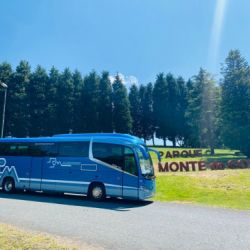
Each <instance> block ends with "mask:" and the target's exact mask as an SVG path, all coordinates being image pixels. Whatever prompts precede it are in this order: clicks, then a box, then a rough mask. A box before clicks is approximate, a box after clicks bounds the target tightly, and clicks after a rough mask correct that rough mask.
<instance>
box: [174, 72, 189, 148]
mask: <svg viewBox="0 0 250 250" xmlns="http://www.w3.org/2000/svg"><path fill="white" fill-rule="evenodd" d="M176 84H177V106H176V129H177V139H178V140H179V144H180V143H181V145H184V142H185V138H186V137H187V135H188V128H187V120H186V117H185V112H186V110H187V87H186V84H185V81H184V79H183V78H182V77H178V78H177V80H176Z"/></svg>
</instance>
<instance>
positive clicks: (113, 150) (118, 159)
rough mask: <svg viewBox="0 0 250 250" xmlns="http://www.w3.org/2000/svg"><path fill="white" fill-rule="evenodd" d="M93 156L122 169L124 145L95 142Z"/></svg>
mask: <svg viewBox="0 0 250 250" xmlns="http://www.w3.org/2000/svg"><path fill="white" fill-rule="evenodd" d="M93 157H94V158H96V159H98V160H100V161H103V162H105V163H108V164H110V165H113V166H114V167H118V168H120V169H122V167H123V162H124V160H123V146H121V145H115V144H109V143H97V142H95V143H93Z"/></svg>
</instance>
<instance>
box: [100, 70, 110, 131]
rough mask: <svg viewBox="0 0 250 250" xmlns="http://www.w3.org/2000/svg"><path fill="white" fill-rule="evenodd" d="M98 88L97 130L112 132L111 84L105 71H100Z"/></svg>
mask: <svg viewBox="0 0 250 250" xmlns="http://www.w3.org/2000/svg"><path fill="white" fill-rule="evenodd" d="M99 90H100V92H99V93H100V94H99V104H98V106H99V107H98V110H99V131H101V132H113V117H112V112H113V110H112V109H113V108H112V86H111V81H110V78H109V73H108V72H107V71H104V72H102V76H101V79H100V86H99Z"/></svg>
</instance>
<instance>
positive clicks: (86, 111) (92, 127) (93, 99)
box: [81, 71, 100, 132]
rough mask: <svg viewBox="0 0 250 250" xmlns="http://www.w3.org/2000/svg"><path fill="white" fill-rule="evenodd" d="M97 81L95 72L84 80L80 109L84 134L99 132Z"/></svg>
mask: <svg viewBox="0 0 250 250" xmlns="http://www.w3.org/2000/svg"><path fill="white" fill-rule="evenodd" d="M99 81H100V79H99V77H98V75H97V74H96V72H95V71H93V72H91V73H90V74H89V75H87V76H86V77H85V78H84V87H83V92H82V97H81V105H82V106H81V108H82V126H83V129H84V131H85V132H98V131H99V113H98V108H99Z"/></svg>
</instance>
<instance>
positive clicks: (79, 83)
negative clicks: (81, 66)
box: [71, 70, 83, 133]
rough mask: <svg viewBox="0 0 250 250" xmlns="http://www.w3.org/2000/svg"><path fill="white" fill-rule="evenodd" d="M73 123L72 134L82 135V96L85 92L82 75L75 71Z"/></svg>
mask: <svg viewBox="0 0 250 250" xmlns="http://www.w3.org/2000/svg"><path fill="white" fill-rule="evenodd" d="M72 77H73V85H74V91H73V114H72V115H73V122H72V126H71V127H72V132H74V133H80V132H81V127H82V124H81V123H82V119H81V109H80V103H81V95H82V91H83V78H82V75H81V73H80V72H79V71H78V70H75V72H74V73H73V76H72Z"/></svg>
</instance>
